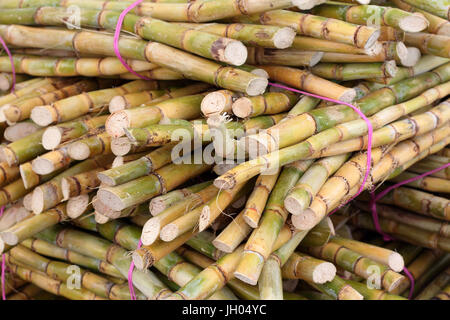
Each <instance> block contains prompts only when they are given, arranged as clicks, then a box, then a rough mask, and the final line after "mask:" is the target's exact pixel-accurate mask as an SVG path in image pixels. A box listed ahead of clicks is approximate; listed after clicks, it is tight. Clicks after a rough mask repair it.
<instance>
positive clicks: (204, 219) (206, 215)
mask: <svg viewBox="0 0 450 320" xmlns="http://www.w3.org/2000/svg"><path fill="white" fill-rule="evenodd" d="M211 222H212V221H211V209H210V208H209V206H204V207H203V209H202V213H201V214H200V217H199V219H198V230H199V231H200V232H202V231H203V230H205V229H206V228H208V226H209V225H210V224H211Z"/></svg>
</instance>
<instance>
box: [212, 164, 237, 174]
mask: <svg viewBox="0 0 450 320" xmlns="http://www.w3.org/2000/svg"><path fill="white" fill-rule="evenodd" d="M236 166H237V163H228V164H227V163H221V164H216V165H215V166H214V167H213V171H214V173H215V174H217V175H218V176H221V175H223V174H225V173H227V172H228V171H229V170H231V169H233V168H234V167H236Z"/></svg>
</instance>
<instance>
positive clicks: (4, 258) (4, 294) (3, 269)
mask: <svg viewBox="0 0 450 320" xmlns="http://www.w3.org/2000/svg"><path fill="white" fill-rule="evenodd" d="M13 79H14V78H13ZM4 211H5V206H2V207H1V208H0V218H1V217H2V216H3V212H4ZM5 260H6V256H5V254H2V275H1V279H2V299H3V300H6V291H5V269H6V263H5Z"/></svg>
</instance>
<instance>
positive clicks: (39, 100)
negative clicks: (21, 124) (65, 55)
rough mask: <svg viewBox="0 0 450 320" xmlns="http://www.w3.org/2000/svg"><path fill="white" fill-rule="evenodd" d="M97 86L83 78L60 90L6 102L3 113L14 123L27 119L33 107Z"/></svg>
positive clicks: (93, 88) (90, 89)
mask: <svg viewBox="0 0 450 320" xmlns="http://www.w3.org/2000/svg"><path fill="white" fill-rule="evenodd" d="M97 88H98V85H97V83H96V82H95V81H92V80H83V81H80V82H77V83H75V84H73V85H70V86H67V87H63V88H62V89H60V90H57V91H53V92H50V93H46V94H43V95H41V96H38V97H34V98H30V99H26V100H23V101H20V102H18V103H16V104H14V103H10V104H6V105H5V106H4V108H3V113H4V115H5V118H6V120H7V121H8V122H9V123H16V122H18V121H22V120H25V119H28V118H29V117H30V115H31V110H32V109H33V108H34V107H37V106H42V105H47V104H50V103H52V102H55V101H57V100H61V99H64V98H67V97H69V96H74V95H77V94H80V93H82V92H85V91H92V90H95V89H97Z"/></svg>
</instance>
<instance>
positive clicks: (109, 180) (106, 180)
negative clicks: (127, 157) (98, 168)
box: [97, 172, 116, 187]
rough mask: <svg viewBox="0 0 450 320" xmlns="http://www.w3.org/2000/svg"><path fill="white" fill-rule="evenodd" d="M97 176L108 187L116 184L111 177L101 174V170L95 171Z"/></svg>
mask: <svg viewBox="0 0 450 320" xmlns="http://www.w3.org/2000/svg"><path fill="white" fill-rule="evenodd" d="M97 178H98V180H100V182H101V183H102V184H103V185H106V186H108V187H114V186H115V185H116V182H115V181H114V179H113V178H111V177H109V176H107V175H106V174H103V173H102V172H99V173H97Z"/></svg>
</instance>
